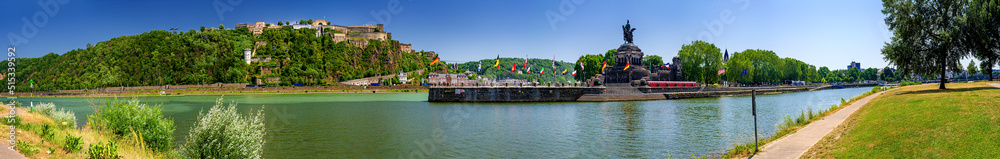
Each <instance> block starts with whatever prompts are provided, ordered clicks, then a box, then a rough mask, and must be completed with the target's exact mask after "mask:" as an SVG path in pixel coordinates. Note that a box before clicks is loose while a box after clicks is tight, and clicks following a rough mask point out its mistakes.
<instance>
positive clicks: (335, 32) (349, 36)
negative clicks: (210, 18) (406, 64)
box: [209, 19, 434, 85]
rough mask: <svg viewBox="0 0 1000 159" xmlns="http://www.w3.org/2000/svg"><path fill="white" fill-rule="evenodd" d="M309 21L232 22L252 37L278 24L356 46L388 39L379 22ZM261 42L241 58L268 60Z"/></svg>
mask: <svg viewBox="0 0 1000 159" xmlns="http://www.w3.org/2000/svg"><path fill="white" fill-rule="evenodd" d="M309 21H311V23H308V24H291V23H288V24H282V25H274V24H270V23H266V22H264V21H256V22H254V23H239V24H236V27H235V29H247V30H249V31H250V32H251V33H252V34H253V36H254V37H259V36H260V35H261V34H263V33H264V32H266V31H268V30H270V29H282V28H291V29H303V28H309V29H315V30H316V37H320V36H328V37H330V38H331V39H332V40H333V41H334V42H343V41H346V42H348V44H350V45H354V46H358V47H365V46H367V45H368V41H369V40H378V41H392V33H389V32H386V31H385V28H384V26H383V25H382V24H375V25H371V24H364V25H360V26H342V25H333V24H332V23H331V22H328V21H326V20H323V19H320V20H316V21H312V20H309ZM213 29H215V28H209V30H213ZM394 44H396V45H397V48H399V51H400V53H417V54H421V53H424V52H415V51H414V50H413V47H412V45H411V44H404V43H394ZM265 45H267V41H256V42H254V46H253V48H246V49H243V57H244V60H245V62H246V63H247V64H250V63H254V62H271V60H272V58H271V57H270V56H268V57H257V48H260V47H262V46H265ZM428 54H430V55H429V56H433V54H434V53H433V52H428ZM390 56H399V55H390ZM387 62H390V64H392V61H387ZM260 67H261V68H260V72H259V74H260V75H261V76H264V75H267V74H271V73H272V70H274V69H276V68H277V67H276V66H260ZM248 78H250V76H249V75H248ZM251 82H252V83H255V84H254V85H260V84H263V83H279V82H281V78H280V77H267V78H263V79H261V78H253V79H252V80H251Z"/></svg>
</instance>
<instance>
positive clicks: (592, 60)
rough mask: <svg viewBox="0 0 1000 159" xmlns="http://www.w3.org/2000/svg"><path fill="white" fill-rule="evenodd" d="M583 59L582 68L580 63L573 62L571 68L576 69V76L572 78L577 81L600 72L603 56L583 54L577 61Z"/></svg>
mask: <svg viewBox="0 0 1000 159" xmlns="http://www.w3.org/2000/svg"><path fill="white" fill-rule="evenodd" d="M581 60H582V61H583V68H580V63H573V64H574V65H575V66H573V70H577V72H576V76H574V77H573V78H574V79H576V80H577V81H584V80H587V79H588V78H590V77H591V76H594V75H596V74H600V73H601V65H602V64H603V63H602V62H604V61H603V60H604V56H601V55H583V56H580V58H579V59H577V62H580V61H581Z"/></svg>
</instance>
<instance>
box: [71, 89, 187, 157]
mask: <svg viewBox="0 0 1000 159" xmlns="http://www.w3.org/2000/svg"><path fill="white" fill-rule="evenodd" d="M106 103H107V104H104V105H100V106H98V107H96V108H94V113H93V114H91V115H89V116H87V123H88V124H89V125H90V126H91V127H94V128H97V129H99V130H102V131H109V132H111V133H113V134H115V135H118V136H122V137H124V136H126V135H131V134H132V130H134V131H136V132H137V133H139V134H141V136H143V142H144V143H145V145H146V147H148V148H150V149H153V150H156V151H160V152H163V151H166V150H169V149H170V146H171V142H173V140H174V137H173V136H172V135H173V133H174V121H173V120H171V119H166V118H164V117H163V113H162V112H163V108H161V107H160V106H147V105H146V104H141V103H139V100H137V99H132V100H128V101H124V100H123V101H118V100H117V99H116V100H111V101H108V102H106Z"/></svg>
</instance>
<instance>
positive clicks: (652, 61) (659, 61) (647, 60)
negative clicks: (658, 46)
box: [642, 55, 663, 67]
mask: <svg viewBox="0 0 1000 159" xmlns="http://www.w3.org/2000/svg"><path fill="white" fill-rule="evenodd" d="M642 64H644V65H646V66H650V67H653V66H659V65H663V57H660V56H657V55H646V56H645V57H642Z"/></svg>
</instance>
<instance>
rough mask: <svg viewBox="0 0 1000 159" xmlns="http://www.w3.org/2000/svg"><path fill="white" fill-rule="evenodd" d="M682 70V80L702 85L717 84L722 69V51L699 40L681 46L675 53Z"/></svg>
mask: <svg viewBox="0 0 1000 159" xmlns="http://www.w3.org/2000/svg"><path fill="white" fill-rule="evenodd" d="M677 55H678V56H680V58H681V68H683V69H684V79H686V80H692V81H698V82H702V83H717V82H718V80H719V76H718V71H719V70H721V69H722V50H720V49H719V48H718V47H715V44H711V43H707V42H704V41H701V40H698V41H692V42H691V44H687V45H683V46H681V50H680V51H678V52H677Z"/></svg>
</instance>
